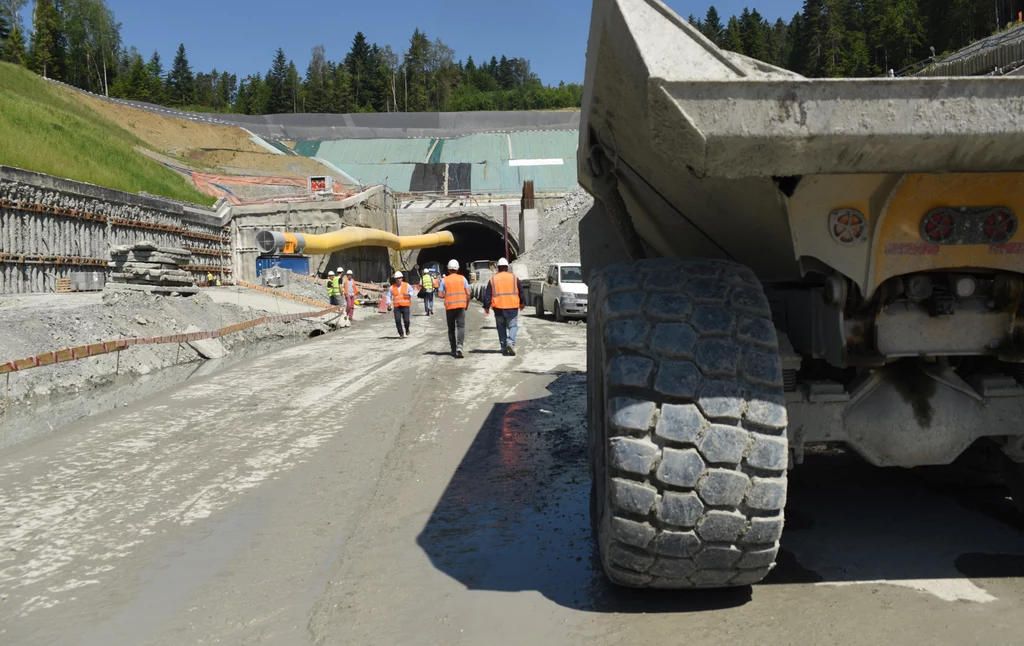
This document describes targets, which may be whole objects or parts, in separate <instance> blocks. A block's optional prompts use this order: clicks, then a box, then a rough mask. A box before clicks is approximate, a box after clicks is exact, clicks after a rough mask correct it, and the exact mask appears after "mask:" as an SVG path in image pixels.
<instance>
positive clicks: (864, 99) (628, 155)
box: [580, 0, 1024, 178]
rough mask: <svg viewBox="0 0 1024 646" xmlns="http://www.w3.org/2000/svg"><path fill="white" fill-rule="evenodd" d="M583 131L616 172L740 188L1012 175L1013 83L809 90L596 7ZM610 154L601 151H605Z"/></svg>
mask: <svg viewBox="0 0 1024 646" xmlns="http://www.w3.org/2000/svg"><path fill="white" fill-rule="evenodd" d="M593 11H594V15H593V17H592V23H591V32H590V40H589V45H588V49H587V68H586V86H585V87H586V91H585V92H584V96H583V115H582V119H581V126H580V130H581V142H582V143H583V144H584V146H583V147H582V148H581V155H580V158H581V159H585V155H584V154H582V153H583V151H585V150H586V149H587V147H588V146H587V144H589V143H590V139H589V137H590V136H591V131H598V132H600V131H602V130H605V131H610V132H605V133H603V134H604V135H608V136H612V137H613V138H614V143H615V145H616V147H617V148H618V152H619V154H620V155H621V157H622V159H623V160H624V161H628V162H629V163H633V162H634V161H636V160H637V159H639V158H641V157H644V156H645V155H648V154H649V153H650V152H656V153H657V154H658V155H659V156H661V157H662V158H663V159H664V160H665V161H666V162H667V163H668V166H669V167H670V168H671V169H672V170H673V171H679V170H685V169H687V168H688V169H689V170H690V172H693V173H696V174H698V175H700V176H714V177H727V178H741V177H754V176H776V177H779V176H790V175H806V174H817V173H878V172H914V171H916V172H953V171H971V172H973V171H1010V170H1024V155H1022V154H1021V150H1022V149H1024V148H1022V146H1024V118H1022V117H1024V79H1022V78H1014V77H1001V78H1000V77H993V78H962V77H961V78H914V79H888V78H880V79H807V78H804V77H801V76H799V75H797V74H794V73H792V72H788V71H786V70H782V69H779V68H775V67H772V66H770V65H767V64H764V63H761V62H759V61H755V60H753V59H750V58H747V57H744V56H740V55H738V54H734V53H731V52H726V51H723V50H720V49H718V48H717V47H715V45H713V44H712V43H711V42H710V41H709V40H707V39H706V38H705V37H704V36H703V35H702V34H701V33H700V32H699V31H698V30H697V29H695V28H694V27H693V26H691V25H690V24H688V23H687V22H686V21H685V20H683V19H682V18H680V17H679V16H678V15H676V14H675V13H673V12H672V10H671V9H669V8H668V7H667V6H665V5H664V4H663V3H661V2H659V1H658V0H595V2H594V8H593ZM607 143H610V142H607Z"/></svg>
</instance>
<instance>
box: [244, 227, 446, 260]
mask: <svg viewBox="0 0 1024 646" xmlns="http://www.w3.org/2000/svg"><path fill="white" fill-rule="evenodd" d="M452 244H455V236H453V235H452V233H451V231H439V232H437V233H425V234H423V235H418V236H396V235H395V234H393V233H388V232H387V231H380V230H378V229H364V228H362V227H345V228H343V229H341V230H339V231H332V232H330V233H321V234H304V233H279V232H277V231H266V230H264V231H260V232H259V233H257V234H256V246H257V247H258V248H259V250H260V252H261V253H263V254H278V253H285V254H293V253H306V254H309V255H313V256H318V255H327V254H332V253H334V252H335V251H341V250H342V249H349V248H351V247H387V248H389V249H394V250H396V251H409V250H411V249H430V248H432V247H445V246H448V245H452Z"/></svg>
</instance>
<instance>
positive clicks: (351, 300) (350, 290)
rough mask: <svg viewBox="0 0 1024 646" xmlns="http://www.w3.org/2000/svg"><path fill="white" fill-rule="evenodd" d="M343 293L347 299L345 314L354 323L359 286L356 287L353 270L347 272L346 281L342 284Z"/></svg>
mask: <svg viewBox="0 0 1024 646" xmlns="http://www.w3.org/2000/svg"><path fill="white" fill-rule="evenodd" d="M341 293H342V295H343V296H344V297H345V313H346V314H347V315H348V320H350V321H354V320H355V318H354V317H355V313H356V294H358V293H359V285H356V279H355V278H353V277H352V270H351V269H349V270H348V271H347V272H345V279H344V280H343V281H342V283H341Z"/></svg>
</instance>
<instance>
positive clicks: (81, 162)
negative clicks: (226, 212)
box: [0, 63, 215, 205]
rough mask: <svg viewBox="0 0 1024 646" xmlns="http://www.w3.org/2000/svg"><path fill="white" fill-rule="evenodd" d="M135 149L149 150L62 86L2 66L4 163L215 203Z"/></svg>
mask: <svg viewBox="0 0 1024 646" xmlns="http://www.w3.org/2000/svg"><path fill="white" fill-rule="evenodd" d="M136 147H145V148H149V146H146V144H145V143H144V142H143V141H142V140H141V139H139V138H138V137H136V136H135V135H133V134H131V133H130V132H128V131H126V130H124V129H123V128H121V127H120V126H118V125H117V124H115V123H114V122H112V121H110V120H108V119H106V118H104V117H102V116H101V115H100V114H98V113H97V112H95V111H94V110H93V109H92V108H90V107H89V106H88V105H86V104H85V103H83V102H80V101H77V100H75V98H74V97H73V96H70V95H69V94H68V93H67V92H66V91H65V90H62V89H61V88H60V87H58V86H55V85H53V84H51V83H49V82H48V81H46V80H45V79H43V78H41V77H39V76H36V75H35V74H33V73H32V72H29V71H28V70H26V69H24V68H22V67H18V66H16V65H11V64H9V63H0V164H3V165H6V166H15V167H17V168H23V169H25V170H32V171H36V172H39V173H46V174H48V175H55V176H57V177H64V178H67V179H73V180H78V181H80V182H88V183H90V184H96V185H98V186H105V187H107V188H113V189H117V190H121V191H126V192H129V193H138V192H140V191H145V192H147V193H150V194H153V195H162V196H164V197H170V198H174V199H176V200H185V201H187V202H193V203H196V204H205V205H211V204H213V203H214V201H215V198H212V197H210V196H208V195H204V194H202V193H200V192H199V191H198V190H196V189H195V187H194V186H192V184H191V183H190V182H189V181H188V180H186V179H184V178H182V177H181V175H179V174H177V173H175V172H174V171H172V170H171V169H169V168H167V167H165V166H163V165H161V164H159V163H157V162H155V161H153V160H151V159H149V158H147V157H146V156H145V155H142V154H141V153H139V152H138V151H137V150H135V148H136Z"/></svg>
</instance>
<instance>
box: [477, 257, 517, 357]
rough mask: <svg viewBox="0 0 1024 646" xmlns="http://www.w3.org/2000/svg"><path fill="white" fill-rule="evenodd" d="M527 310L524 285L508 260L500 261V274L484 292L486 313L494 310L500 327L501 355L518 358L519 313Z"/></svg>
mask: <svg viewBox="0 0 1024 646" xmlns="http://www.w3.org/2000/svg"><path fill="white" fill-rule="evenodd" d="M525 308H526V303H525V302H524V301H523V284H522V283H521V282H520V281H519V277H518V276H516V275H515V274H513V273H512V272H511V271H509V270H508V260H506V259H504V258H501V259H499V260H498V272H497V273H496V274H494V275H493V276H491V280H490V281H488V282H487V291H486V292H484V313H485V314H487V313H489V311H490V310H491V309H493V310H494V322H495V323H496V324H497V326H498V342H499V343H501V353H502V354H507V355H510V356H513V357H514V356H516V332H518V331H519V312H520V311H521V310H523V309H525Z"/></svg>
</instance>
